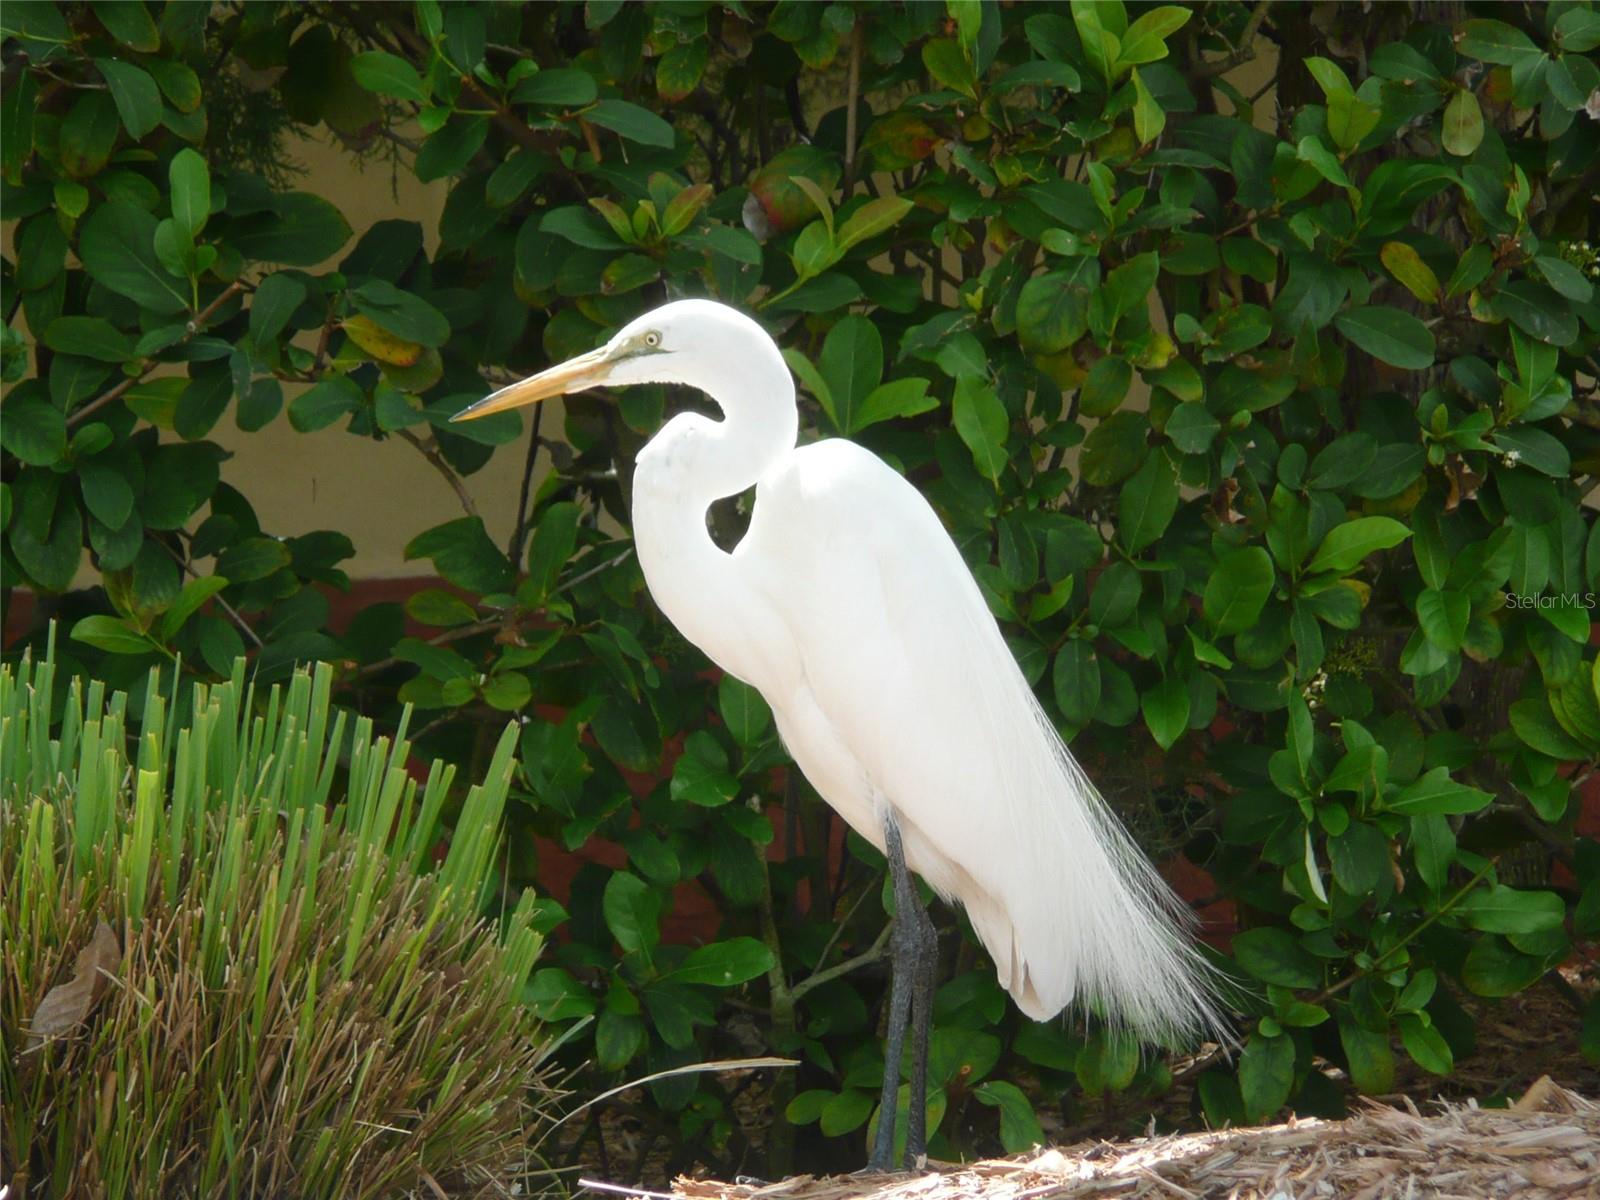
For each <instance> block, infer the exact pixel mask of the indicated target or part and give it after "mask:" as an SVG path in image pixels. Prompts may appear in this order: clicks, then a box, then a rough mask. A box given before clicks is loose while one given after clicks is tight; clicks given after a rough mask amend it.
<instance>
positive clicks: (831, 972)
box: [789, 921, 894, 1000]
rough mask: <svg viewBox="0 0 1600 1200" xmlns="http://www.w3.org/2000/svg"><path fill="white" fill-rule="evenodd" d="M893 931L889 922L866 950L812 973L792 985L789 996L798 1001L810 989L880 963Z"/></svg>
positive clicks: (892, 925)
mask: <svg viewBox="0 0 1600 1200" xmlns="http://www.w3.org/2000/svg"><path fill="white" fill-rule="evenodd" d="M893 929H894V923H893V922H892V921H891V922H890V923H889V924H887V925H885V926H884V927H883V930H882V931H881V932H880V933H879V934H878V938H877V940H876V941H874V942H873V943H872V945H871V946H869V947H868V948H867V949H865V950H863V951H862V952H861V953H860V954H857V955H856V956H855V957H854V958H847V959H845V960H844V961H843V962H840V963H835V964H834V965H833V966H831V967H829V968H827V969H826V970H824V971H813V972H812V973H811V974H810V975H807V976H806V977H805V978H804V979H802V980H801V981H800V982H799V983H797V984H795V985H793V986H792V987H791V988H790V989H789V994H790V995H791V996H793V997H794V999H796V1000H798V999H800V997H801V996H804V995H805V994H806V993H807V992H809V991H810V990H811V989H812V988H817V987H821V986H822V985H823V984H825V983H832V982H833V981H834V980H835V979H838V978H839V977H840V976H841V975H848V974H850V972H851V971H854V970H855V969H856V968H858V967H864V966H867V965H868V964H869V963H875V962H881V961H882V960H883V956H884V954H883V952H884V947H885V946H887V945H888V944H889V934H890V933H891V932H892V931H893Z"/></svg>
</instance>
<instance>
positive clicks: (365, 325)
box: [343, 316, 422, 367]
mask: <svg viewBox="0 0 1600 1200" xmlns="http://www.w3.org/2000/svg"><path fill="white" fill-rule="evenodd" d="M343 328H344V331H345V333H347V334H349V335H350V340H351V341H352V342H354V343H355V344H356V345H357V346H360V347H361V349H363V350H365V351H366V352H367V353H368V354H370V355H371V356H372V357H373V358H375V359H377V360H378V361H379V362H383V363H388V364H390V365H391V366H396V367H409V366H412V365H413V364H414V363H416V361H417V359H419V358H421V357H422V347H421V346H419V345H417V344H416V343H415V342H407V341H402V340H401V339H400V338H397V337H395V336H394V334H392V333H390V332H389V331H388V330H386V329H383V328H381V327H380V326H379V325H378V323H377V322H376V321H373V320H372V319H371V318H370V317H362V316H355V317H346V318H345V320H344V325H343Z"/></svg>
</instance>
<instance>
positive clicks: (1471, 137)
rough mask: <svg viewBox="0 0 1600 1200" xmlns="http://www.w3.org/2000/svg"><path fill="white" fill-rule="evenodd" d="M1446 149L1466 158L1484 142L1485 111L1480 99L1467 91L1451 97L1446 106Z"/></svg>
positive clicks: (1444, 141)
mask: <svg viewBox="0 0 1600 1200" xmlns="http://www.w3.org/2000/svg"><path fill="white" fill-rule="evenodd" d="M1442 140H1443V143H1444V148H1445V149H1446V150H1448V151H1449V152H1450V153H1451V154H1454V155H1457V156H1458V157H1461V158H1465V157H1467V155H1469V154H1471V153H1472V152H1473V151H1474V150H1476V149H1477V148H1478V146H1479V145H1480V144H1481V143H1482V141H1483V110H1482V109H1481V108H1479V107H1478V98H1477V97H1476V96H1474V95H1473V94H1472V93H1471V92H1469V91H1466V90H1465V89H1463V90H1461V91H1459V92H1457V93H1456V94H1455V95H1454V96H1452V97H1450V103H1449V104H1446V105H1445V106H1444V134H1443V138H1442Z"/></svg>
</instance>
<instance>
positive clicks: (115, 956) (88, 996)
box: [28, 921, 122, 1051]
mask: <svg viewBox="0 0 1600 1200" xmlns="http://www.w3.org/2000/svg"><path fill="white" fill-rule="evenodd" d="M121 961H122V947H121V946H119V945H118V944H117V935H116V934H114V933H112V932H111V926H109V925H107V924H106V923H105V922H104V921H100V922H98V923H97V924H96V925H95V929H94V936H93V937H92V938H90V939H89V944H88V945H87V946H85V947H84V948H83V949H82V950H79V951H78V957H77V959H76V960H75V961H74V962H73V964H72V978H71V979H69V980H67V982H66V983H58V984H56V986H55V987H53V988H51V989H50V990H49V991H48V992H46V993H45V994H44V999H43V1000H41V1001H39V1007H38V1008H36V1009H34V1010H33V1018H32V1020H30V1021H29V1022H28V1050H29V1051H33V1050H36V1049H38V1048H39V1047H40V1046H42V1045H43V1044H44V1043H45V1042H47V1041H49V1040H50V1039H51V1038H55V1037H60V1036H62V1035H63V1034H67V1033H71V1032H72V1031H73V1030H74V1029H76V1028H77V1027H78V1026H79V1025H81V1024H82V1023H83V1021H84V1020H85V1018H87V1017H88V1015H89V1013H90V1011H91V1010H92V1009H93V1008H94V1006H95V1002H96V1001H97V1000H99V999H100V996H101V994H102V993H104V991H105V990H106V982H107V980H108V979H109V978H110V977H112V976H113V975H114V974H115V972H116V969H117V964H118V963H120V962H121Z"/></svg>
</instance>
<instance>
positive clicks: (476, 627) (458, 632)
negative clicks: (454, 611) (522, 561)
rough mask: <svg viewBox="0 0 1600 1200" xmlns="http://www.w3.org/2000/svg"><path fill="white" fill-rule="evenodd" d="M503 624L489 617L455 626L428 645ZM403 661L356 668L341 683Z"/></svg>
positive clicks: (501, 620)
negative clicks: (484, 619)
mask: <svg viewBox="0 0 1600 1200" xmlns="http://www.w3.org/2000/svg"><path fill="white" fill-rule="evenodd" d="M504 624H505V621H504V620H503V619H502V618H500V617H491V618H490V619H489V620H486V621H473V622H472V623H471V624H468V625H457V626H456V627H455V628H454V629H447V630H445V632H443V633H441V634H439V635H438V636H437V637H431V638H429V639H428V645H430V646H443V645H447V644H448V643H450V642H459V641H460V640H461V639H462V638H469V637H476V636H477V635H478V634H480V633H488V632H489V631H490V630H493V629H499V628H500V627H501V626H502V625H504ZM403 661H404V660H403V659H399V658H380V659H378V660H377V661H376V662H369V663H367V664H366V665H365V666H360V667H357V668H356V669H355V670H353V671H351V672H350V673H349V674H347V675H346V676H344V679H343V681H342V682H345V683H351V682H354V681H356V680H359V679H365V678H366V677H367V676H369V675H376V674H378V673H379V672H381V671H387V670H388V669H389V668H390V667H397V666H399V665H400V663H401V662H403Z"/></svg>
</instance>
